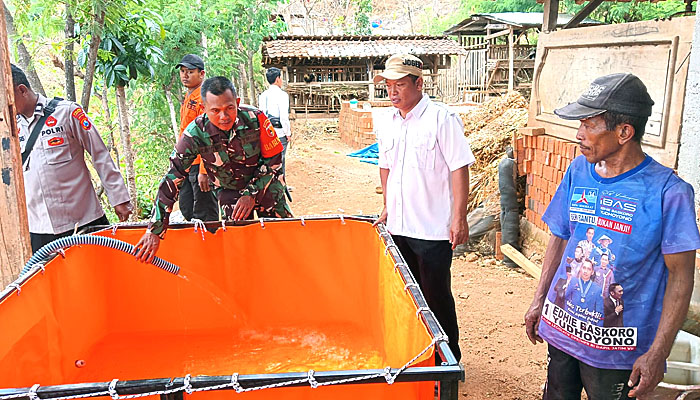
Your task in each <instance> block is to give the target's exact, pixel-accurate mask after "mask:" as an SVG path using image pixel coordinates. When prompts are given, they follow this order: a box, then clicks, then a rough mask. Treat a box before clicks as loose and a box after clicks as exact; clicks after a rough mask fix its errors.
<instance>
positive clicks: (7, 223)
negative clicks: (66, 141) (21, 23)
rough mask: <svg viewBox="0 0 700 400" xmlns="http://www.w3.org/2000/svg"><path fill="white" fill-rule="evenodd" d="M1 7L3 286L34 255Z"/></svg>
mask: <svg viewBox="0 0 700 400" xmlns="http://www.w3.org/2000/svg"><path fill="white" fill-rule="evenodd" d="M4 8H5V7H4V4H3V7H2V8H0V88H2V91H3V92H4V93H5V94H4V95H2V96H0V170H1V172H2V180H0V182H2V184H0V289H2V288H4V287H5V286H6V285H7V284H9V283H11V282H12V281H14V280H15V279H16V278H17V275H19V271H20V270H21V268H22V266H23V265H24V263H26V262H27V260H29V257H30V256H31V254H32V252H31V245H30V241H29V224H28V222H27V206H26V199H25V197H24V176H23V174H22V168H21V166H20V165H21V162H20V160H21V156H20V151H19V138H18V137H17V125H16V122H15V99H14V90H13V88H12V74H11V72H10V59H9V54H10V51H9V48H8V42H7V27H6V25H5V12H4Z"/></svg>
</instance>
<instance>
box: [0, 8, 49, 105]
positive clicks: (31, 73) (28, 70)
mask: <svg viewBox="0 0 700 400" xmlns="http://www.w3.org/2000/svg"><path fill="white" fill-rule="evenodd" d="M2 8H3V11H4V13H5V24H6V25H7V34H8V36H10V38H11V39H12V41H13V42H15V43H16V46H17V55H18V57H17V63H18V64H19V67H20V68H22V70H23V71H24V73H25V74H26V75H27V80H28V81H29V84H30V85H32V89H34V91H35V92H38V93H41V94H42V95H43V96H46V92H45V91H44V86H43V85H42V84H41V80H40V79H39V75H37V73H36V70H35V69H34V63H33V62H32V56H31V55H29V51H27V47H26V46H25V45H24V42H22V38H21V37H19V36H17V30H16V29H15V20H14V18H12V14H10V10H8V9H7V6H6V5H5V2H3V3H2Z"/></svg>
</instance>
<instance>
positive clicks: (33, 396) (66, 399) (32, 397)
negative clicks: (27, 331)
mask: <svg viewBox="0 0 700 400" xmlns="http://www.w3.org/2000/svg"><path fill="white" fill-rule="evenodd" d="M443 340H445V338H444V337H443V336H442V335H441V336H438V337H435V338H433V340H432V341H431V342H430V344H429V345H428V346H426V347H425V348H424V349H423V350H422V351H421V352H420V353H418V354H416V356H415V357H413V358H412V359H410V360H409V361H408V362H407V363H406V364H404V365H403V366H402V367H401V368H399V369H397V370H396V371H395V372H394V373H392V372H391V371H392V369H391V367H386V368H384V370H383V371H382V372H381V373H375V374H369V375H361V376H356V377H352V378H344V379H334V380H329V381H325V382H319V381H318V380H316V378H315V377H314V374H315V373H316V371H314V370H313V369H311V370H309V371H308V372H307V374H306V377H305V378H301V379H294V380H289V381H284V382H278V383H272V384H268V385H260V386H253V387H248V388H244V387H242V386H241V384H240V383H239V382H238V377H239V374H237V373H235V374H232V375H231V381H230V382H229V383H224V384H220V385H211V386H204V387H197V388H195V387H193V385H192V377H191V375H190V374H187V375H185V376H184V378H183V379H182V386H178V387H174V388H171V389H166V390H156V391H151V392H144V393H135V394H128V395H120V394H119V393H118V392H117V382H118V381H119V379H113V380H112V381H110V383H109V385H108V387H107V390H103V391H96V392H91V393H84V394H78V395H72V396H61V397H41V398H39V396H38V394H37V390H38V389H39V385H38V384H36V385H34V386H32V387H31V388H30V389H29V390H28V391H27V392H25V393H15V394H10V395H5V396H0V400H14V399H20V398H28V399H29V400H74V399H82V398H87V397H101V396H109V397H111V398H112V399H113V400H128V399H136V398H140V397H147V396H161V395H168V394H172V393H177V392H185V393H187V394H192V393H194V392H206V391H211V390H222V389H233V390H235V391H236V393H244V392H252V391H257V390H264V389H274V388H280V387H285V386H293V385H300V384H303V383H308V384H309V386H311V387H312V388H318V387H319V386H331V385H340V384H345V383H354V382H360V381H366V380H371V379H377V378H384V379H385V380H386V383H387V384H389V385H392V384H393V383H394V382H395V381H396V378H397V377H398V376H399V375H400V374H401V373H402V372H404V371H405V370H406V368H408V367H409V366H410V365H411V364H413V363H414V362H416V360H418V359H419V358H420V357H422V356H423V355H424V354H425V353H426V352H427V351H428V350H430V349H431V348H433V347H434V346H435V345H436V344H437V343H438V342H440V341H443ZM173 380H174V379H173Z"/></svg>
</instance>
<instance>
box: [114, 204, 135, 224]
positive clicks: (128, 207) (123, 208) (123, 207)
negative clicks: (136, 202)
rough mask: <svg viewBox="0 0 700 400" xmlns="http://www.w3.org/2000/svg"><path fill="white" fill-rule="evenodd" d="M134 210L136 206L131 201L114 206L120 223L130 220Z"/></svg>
mask: <svg viewBox="0 0 700 400" xmlns="http://www.w3.org/2000/svg"><path fill="white" fill-rule="evenodd" d="M133 209H134V206H133V205H132V204H131V202H130V201H127V202H124V203H121V204H117V205H116V206H114V213H115V214H117V217H119V222H124V221H126V220H127V219H129V215H131V212H132V211H133Z"/></svg>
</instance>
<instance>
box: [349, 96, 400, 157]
mask: <svg viewBox="0 0 700 400" xmlns="http://www.w3.org/2000/svg"><path fill="white" fill-rule="evenodd" d="M366 104H367V105H369V106H370V107H371V108H370V109H368V110H365V109H364V107H365V105H366ZM388 106H391V103H390V102H388V101H361V102H359V103H358V104H357V107H356V108H353V107H350V102H348V101H344V102H342V103H341V105H340V115H339V116H338V131H339V132H340V140H342V141H343V143H346V144H347V145H349V146H350V147H352V148H355V149H361V148H363V147H367V146H369V145H371V144H373V143H374V142H376V141H377V137H376V135H375V134H374V132H373V130H374V124H373V122H372V109H376V108H377V107H388Z"/></svg>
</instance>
